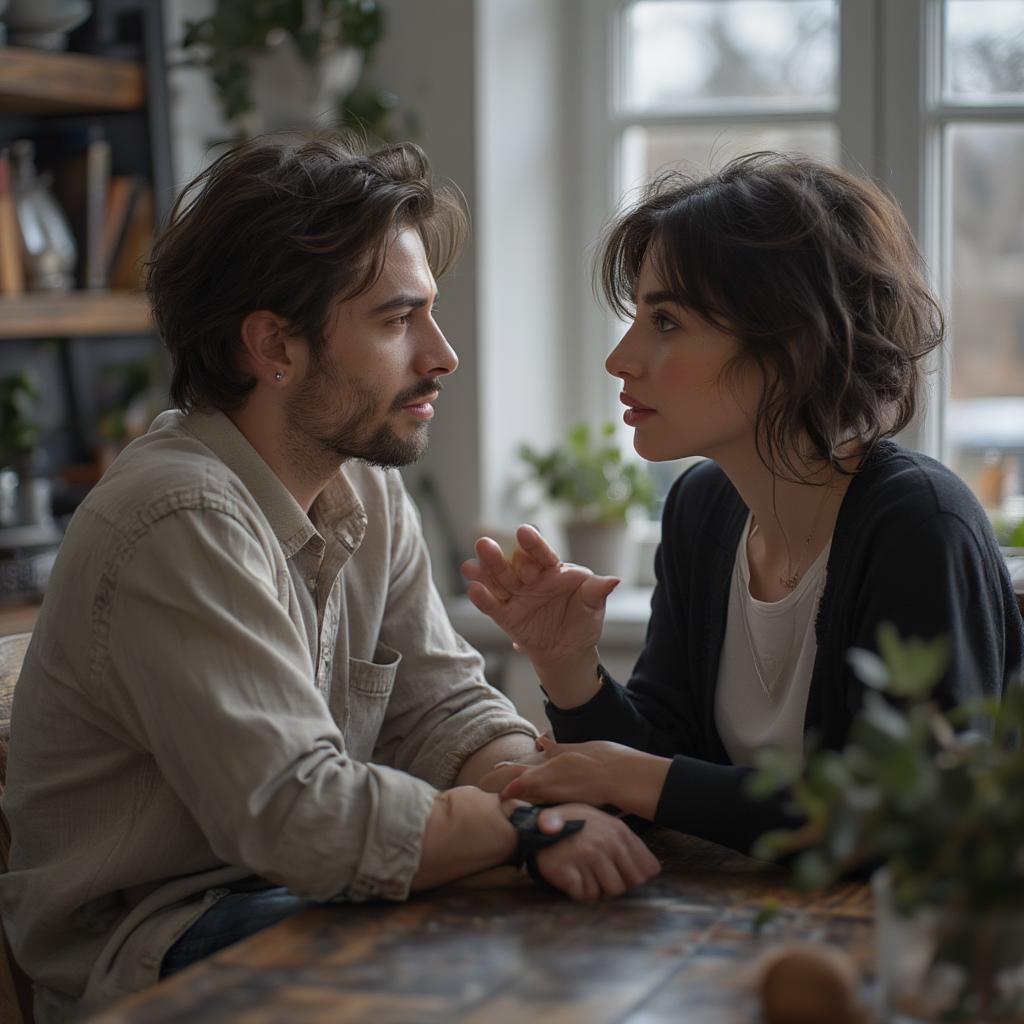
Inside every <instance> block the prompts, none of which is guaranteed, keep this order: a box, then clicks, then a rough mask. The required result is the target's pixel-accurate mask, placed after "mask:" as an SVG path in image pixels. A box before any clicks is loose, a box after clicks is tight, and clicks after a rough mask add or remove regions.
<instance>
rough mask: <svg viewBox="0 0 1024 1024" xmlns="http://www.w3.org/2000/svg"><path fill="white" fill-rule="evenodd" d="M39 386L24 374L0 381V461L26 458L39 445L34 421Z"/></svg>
mask: <svg viewBox="0 0 1024 1024" xmlns="http://www.w3.org/2000/svg"><path fill="white" fill-rule="evenodd" d="M39 398H40V392H39V386H38V385H37V384H36V381H35V379H34V378H33V377H32V375H31V374H29V373H27V372H25V371H22V372H20V373H14V374H11V375H10V376H9V377H4V378H3V379H2V380H0V459H2V461H3V462H4V463H7V464H9V463H12V462H17V461H19V460H22V459H24V458H25V457H27V456H30V455H32V453H33V452H34V451H35V450H36V448H37V447H38V446H39V438H40V434H41V431H40V428H39V424H38V423H37V422H36V420H35V418H34V414H35V407H36V403H37V402H38V401H39Z"/></svg>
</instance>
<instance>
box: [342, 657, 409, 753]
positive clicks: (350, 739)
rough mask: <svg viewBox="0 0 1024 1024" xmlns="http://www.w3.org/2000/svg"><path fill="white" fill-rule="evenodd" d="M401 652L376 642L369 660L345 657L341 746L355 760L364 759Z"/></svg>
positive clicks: (376, 733) (381, 717)
mask: <svg viewBox="0 0 1024 1024" xmlns="http://www.w3.org/2000/svg"><path fill="white" fill-rule="evenodd" d="M401 661H402V655H401V654H399V652H398V651H396V650H395V649H394V648H393V647H388V646H387V644H378V645H377V649H376V650H375V651H374V652H373V661H362V660H360V659H359V658H349V659H348V700H347V701H345V725H344V728H343V729H342V732H343V733H344V736H345V748H346V750H347V751H348V754H349V756H350V757H351V758H352V759H353V760H355V761H368V760H369V759H370V757H371V756H372V754H373V750H374V747H376V746H377V737H378V736H379V735H380V727H381V725H382V724H383V722H384V715H385V712H386V711H387V709H388V699H389V698H390V696H391V691H392V689H393V688H394V685H395V677H396V676H397V675H398V666H399V664H400V663H401Z"/></svg>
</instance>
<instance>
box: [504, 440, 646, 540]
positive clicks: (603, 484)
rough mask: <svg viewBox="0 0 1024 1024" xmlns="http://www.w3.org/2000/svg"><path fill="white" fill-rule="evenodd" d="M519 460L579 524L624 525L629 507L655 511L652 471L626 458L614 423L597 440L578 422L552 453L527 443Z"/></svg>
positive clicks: (520, 452)
mask: <svg viewBox="0 0 1024 1024" xmlns="http://www.w3.org/2000/svg"><path fill="white" fill-rule="evenodd" d="M519 457H520V458H521V459H522V460H523V461H524V462H525V463H526V464H527V466H529V467H530V470H531V471H532V475H533V477H534V479H536V480H537V482H538V483H539V484H540V485H541V486H542V487H543V489H544V492H545V493H546V494H547V496H548V497H549V498H550V499H552V500H553V501H555V502H558V503H559V504H561V505H563V506H564V507H565V508H566V509H567V510H568V513H569V518H570V520H572V521H574V522H593V523H624V522H626V519H627V516H628V513H629V510H630V509H632V508H642V509H645V510H648V511H649V510H651V509H653V508H654V505H655V501H654V488H653V486H652V484H651V480H650V477H649V476H648V474H647V469H646V467H645V466H644V465H643V464H642V463H639V462H634V461H632V460H629V461H627V460H626V459H624V458H623V456H622V451H621V449H620V448H619V446H618V444H617V443H616V441H615V424H614V423H605V424H604V425H603V426H602V427H601V429H600V431H599V433H598V434H597V436H596V437H594V436H593V435H592V433H591V430H590V428H589V427H588V426H587V425H586V424H582V423H581V424H578V425H577V426H575V427H573V428H572V430H570V431H569V435H568V437H567V439H566V442H565V444H563V445H560V446H559V447H557V448H555V449H554V450H553V451H550V452H548V453H546V454H541V453H539V452H537V451H536V450H534V449H533V448H531V447H530V446H529V445H525V444H524V445H523V446H522V447H521V448H520V449H519Z"/></svg>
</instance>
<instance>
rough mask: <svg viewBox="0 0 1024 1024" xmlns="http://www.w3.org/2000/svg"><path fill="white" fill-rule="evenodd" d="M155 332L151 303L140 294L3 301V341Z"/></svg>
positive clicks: (43, 295) (36, 296)
mask: <svg viewBox="0 0 1024 1024" xmlns="http://www.w3.org/2000/svg"><path fill="white" fill-rule="evenodd" d="M152 329H153V321H152V318H151V317H150V315H149V303H148V302H147V301H146V297H145V296H144V295H141V294H138V293H136V292H86V291H76V292H58V293H54V294H52V295H51V294H47V293H46V292H29V293H27V294H25V295H21V296H19V297H18V298H16V299H13V298H0V339H7V340H10V339H15V338H53V337H68V336H72V335H73V336H75V337H90V336H92V337H122V336H127V337H132V336H135V335H140V334H148V333H149V332H150V331H152Z"/></svg>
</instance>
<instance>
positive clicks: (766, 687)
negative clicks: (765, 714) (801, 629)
mask: <svg viewBox="0 0 1024 1024" xmlns="http://www.w3.org/2000/svg"><path fill="white" fill-rule="evenodd" d="M738 571H739V570H738V568H737V572H738ZM736 582H737V583H739V584H740V586H739V587H738V588H737V593H738V596H739V599H740V619H742V621H743V632H744V633H746V634H747V645H748V646H749V647H750V659H751V661H753V663H754V674H755V675H756V676H757V681H758V682H759V683H760V684H761V689H762V690H763V691H764V695H765V697H767V698H768V703H769V704H774V703H775V697H774V695H773V693H772V691H773V690H774V689H775V684H776V683H777V682H778V681H779V679H780V678H781V676H782V674H783V672H785V670H786V668H787V667H788V665H789V659H790V657H791V656H792V654H793V639H794V635H795V632H796V620H795V608H791V609H789V611H788V612H787V613H786V614H787V616H788V618H789V640H788V641H787V643H786V657H785V658H784V659H782V664H781V665H780V666H779V671H778V672H776V673H775V677H774V678H773V679H772V680H771V681H770V682H769V680H768V679H767V678H766V673H765V670H764V666H763V665H762V664H761V654H760V652H759V651H758V649H757V644H756V643H755V642H754V631H753V629H751V627H750V613H749V612H748V611H747V604H748V602H750V601H752V600H753V598H752V597H751V596H750V584H749V582H748V583H744V581H743V577H742V575H741V576H740V577H739V579H738V580H737V581H736ZM783 600H785V599H783Z"/></svg>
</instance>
